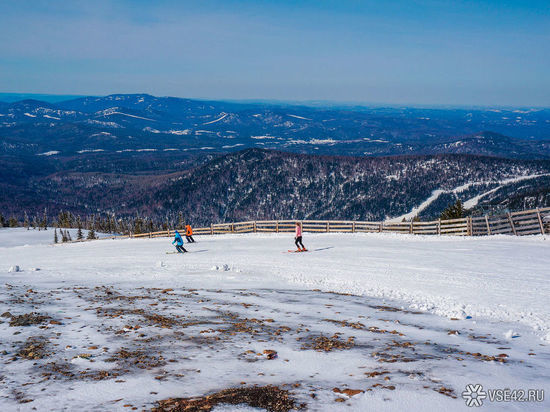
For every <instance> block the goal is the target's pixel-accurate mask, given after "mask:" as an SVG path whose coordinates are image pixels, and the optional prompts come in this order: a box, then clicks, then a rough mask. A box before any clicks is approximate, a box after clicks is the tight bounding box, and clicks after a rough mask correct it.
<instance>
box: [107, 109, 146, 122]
mask: <svg viewBox="0 0 550 412" xmlns="http://www.w3.org/2000/svg"><path fill="white" fill-rule="evenodd" d="M116 109H117V108H111V109H105V110H102V111H101V112H98V116H112V115H115V114H120V115H122V116H127V117H133V118H134V119H142V120H148V121H150V122H156V120H154V119H149V118H147V117H141V116H136V115H133V114H128V113H123V112H119V111H118V110H116Z"/></svg>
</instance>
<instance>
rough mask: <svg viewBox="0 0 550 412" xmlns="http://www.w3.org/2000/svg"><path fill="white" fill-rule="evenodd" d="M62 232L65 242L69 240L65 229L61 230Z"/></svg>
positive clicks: (62, 238)
mask: <svg viewBox="0 0 550 412" xmlns="http://www.w3.org/2000/svg"><path fill="white" fill-rule="evenodd" d="M60 232H61V241H62V242H63V243H65V242H66V241H67V240H69V239H67V232H66V231H64V230H60Z"/></svg>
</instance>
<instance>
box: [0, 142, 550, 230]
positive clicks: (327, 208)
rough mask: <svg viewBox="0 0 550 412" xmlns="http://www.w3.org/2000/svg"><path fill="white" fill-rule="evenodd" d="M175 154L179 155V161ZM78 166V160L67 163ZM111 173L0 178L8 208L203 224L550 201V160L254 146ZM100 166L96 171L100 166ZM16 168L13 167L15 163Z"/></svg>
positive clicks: (2, 203) (429, 212)
mask: <svg viewBox="0 0 550 412" xmlns="http://www.w3.org/2000/svg"><path fill="white" fill-rule="evenodd" d="M175 163H176V158H174V159H173V163H171V164H170V165H172V166H173V165H174V164H175ZM69 165H70V164H69ZM150 165H151V167H153V169H152V170H149V171H147V170H142V171H139V172H132V173H124V172H116V173H113V172H106V171H101V169H100V170H97V169H96V168H94V167H93V163H92V164H89V165H88V166H87V167H88V169H86V168H83V169H78V170H74V169H73V170H66V169H67V166H65V167H64V168H63V170H62V171H55V170H54V171H52V172H50V173H46V172H45V170H44V169H42V168H37V169H34V168H32V167H31V168H29V169H25V178H21V179H19V180H14V179H11V180H3V181H2V182H0V192H2V196H0V213H2V214H4V216H10V215H16V216H19V217H21V216H22V215H23V213H24V212H27V213H29V214H37V213H38V214H42V213H43V212H44V209H47V210H48V213H49V214H51V215H55V214H57V213H58V212H59V211H60V210H66V211H71V212H72V213H75V214H81V215H91V214H102V213H107V212H108V213H114V214H115V215H117V216H142V217H149V218H155V219H156V220H159V221H163V222H166V221H168V220H169V219H171V218H173V217H174V216H176V215H178V214H179V213H180V212H181V213H182V214H183V215H184V216H185V218H186V219H188V220H190V221H192V222H194V223H195V224H209V223H211V222H231V221H238V220H249V219H295V218H296V219H307V218H309V219H313V218H319V219H321V218H322V219H367V220H380V219H385V218H388V217H397V216H400V215H403V214H405V213H407V212H409V211H411V209H413V208H414V207H417V206H419V205H420V204H421V203H422V202H424V201H425V200H426V199H428V198H430V197H431V196H432V192H433V191H435V190H439V191H440V192H437V193H438V196H436V197H434V198H433V199H432V200H433V201H430V202H429V204H427V205H426V208H425V209H422V210H419V211H418V214H419V215H420V216H421V217H436V216H438V215H439V213H440V212H441V211H442V210H443V209H444V208H445V207H446V206H447V205H448V204H449V203H451V202H454V201H455V200H456V198H457V197H458V198H460V199H462V200H463V201H467V200H468V199H472V198H474V197H475V196H477V195H480V194H484V193H486V194H485V195H484V196H481V197H480V198H479V201H476V202H473V203H472V201H470V203H471V204H472V206H477V203H491V204H502V205H504V206H510V207H513V208H516V209H517V208H524V207H529V208H530V207H536V206H547V205H550V176H548V174H550V161H533V160H531V161H527V160H512V159H499V158H494V157H480V156H472V155H428V156H393V157H375V158H370V157H346V156H316V155H306V154H295V153H287V152H280V151H272V150H265V149H246V150H244V151H241V152H235V153H230V154H226V155H222V156H219V157H213V158H210V159H207V158H201V160H200V161H192V160H190V161H189V163H188V164H187V166H186V167H184V169H180V170H178V169H170V170H159V166H160V165H161V163H151V164H150ZM94 169H95V170H94ZM10 170H12V171H13V169H10Z"/></svg>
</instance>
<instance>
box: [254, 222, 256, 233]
mask: <svg viewBox="0 0 550 412" xmlns="http://www.w3.org/2000/svg"><path fill="white" fill-rule="evenodd" d="M254 233H256V221H254Z"/></svg>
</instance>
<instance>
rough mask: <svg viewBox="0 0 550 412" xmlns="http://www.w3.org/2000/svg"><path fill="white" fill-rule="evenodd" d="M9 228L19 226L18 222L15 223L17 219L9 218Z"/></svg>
mask: <svg viewBox="0 0 550 412" xmlns="http://www.w3.org/2000/svg"><path fill="white" fill-rule="evenodd" d="M9 226H10V227H17V226H19V222H18V221H17V219H16V218H15V217H13V216H12V217H10V220H9Z"/></svg>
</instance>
